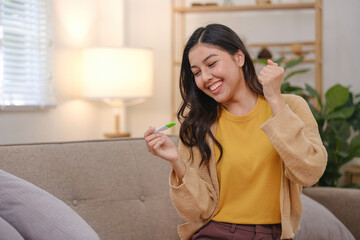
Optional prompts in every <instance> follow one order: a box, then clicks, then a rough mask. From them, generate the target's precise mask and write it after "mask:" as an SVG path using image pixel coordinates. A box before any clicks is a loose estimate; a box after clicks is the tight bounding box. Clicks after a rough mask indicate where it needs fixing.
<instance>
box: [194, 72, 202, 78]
mask: <svg viewBox="0 0 360 240" xmlns="http://www.w3.org/2000/svg"><path fill="white" fill-rule="evenodd" d="M200 73H201V72H200V71H197V72H194V73H193V74H194V76H195V77H197V76H199V75H200Z"/></svg>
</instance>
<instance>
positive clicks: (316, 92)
mask: <svg viewBox="0 0 360 240" xmlns="http://www.w3.org/2000/svg"><path fill="white" fill-rule="evenodd" d="M305 87H306V90H307V91H308V92H309V93H310V95H311V96H313V97H316V99H317V101H318V104H319V107H320V109H322V107H323V105H322V101H321V97H320V94H319V93H318V91H316V89H315V88H313V87H311V86H310V85H309V84H307V83H306V84H305Z"/></svg>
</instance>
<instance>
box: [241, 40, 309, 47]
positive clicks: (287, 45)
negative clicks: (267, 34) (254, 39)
mask: <svg viewBox="0 0 360 240" xmlns="http://www.w3.org/2000/svg"><path fill="white" fill-rule="evenodd" d="M296 44H299V45H310V46H315V42H311V41H308V42H288V43H253V44H247V45H246V46H247V47H289V46H292V45H296Z"/></svg>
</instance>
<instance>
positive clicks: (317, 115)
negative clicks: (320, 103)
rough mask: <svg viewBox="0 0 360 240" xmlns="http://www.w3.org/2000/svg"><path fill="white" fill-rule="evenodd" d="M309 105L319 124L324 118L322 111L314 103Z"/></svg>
mask: <svg viewBox="0 0 360 240" xmlns="http://www.w3.org/2000/svg"><path fill="white" fill-rule="evenodd" d="M309 107H310V109H311V112H312V114H313V115H314V117H315V120H316V122H318V124H319V121H321V120H323V119H324V117H323V116H322V115H321V113H320V112H319V111H318V110H317V109H316V108H315V107H314V106H313V105H311V104H309Z"/></svg>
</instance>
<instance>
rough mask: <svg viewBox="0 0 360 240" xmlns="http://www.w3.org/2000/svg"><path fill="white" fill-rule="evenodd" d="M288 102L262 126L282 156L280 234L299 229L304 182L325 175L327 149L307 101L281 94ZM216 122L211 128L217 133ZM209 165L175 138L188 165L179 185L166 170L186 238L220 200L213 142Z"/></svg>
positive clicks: (206, 219) (284, 235) (285, 235)
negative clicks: (184, 221) (191, 154)
mask: <svg viewBox="0 0 360 240" xmlns="http://www.w3.org/2000/svg"><path fill="white" fill-rule="evenodd" d="M283 98H284V100H285V102H286V104H287V105H286V107H285V108H284V109H282V110H281V111H280V112H279V113H278V114H276V115H275V116H273V117H271V118H270V119H268V120H267V121H266V122H265V123H264V124H263V125H262V126H261V129H262V130H263V131H264V133H265V134H266V135H267V137H268V138H269V140H270V141H271V143H272V144H273V146H274V148H275V149H276V151H277V152H278V153H279V155H280V157H281V159H282V164H281V165H282V166H281V170H282V171H281V172H282V174H281V189H280V210H281V225H282V235H281V238H282V239H285V238H293V237H294V232H296V231H298V230H299V229H300V226H299V220H300V217H301V213H302V203H301V199H300V195H301V191H302V186H310V185H313V184H315V183H316V182H317V181H318V180H319V178H320V177H321V175H322V174H323V172H324V170H325V167H326V162H327V152H326V149H325V147H324V145H323V143H322V141H321V138H320V135H319V131H318V126H317V122H316V121H315V119H314V117H313V115H312V113H311V111H310V108H309V106H308V105H307V103H306V101H305V100H304V99H303V98H301V97H299V96H296V95H283ZM215 131H216V124H214V126H213V127H212V132H213V134H214V136H215ZM207 141H208V143H209V146H210V147H211V153H212V154H211V155H212V157H211V159H210V162H209V164H208V165H205V164H203V165H202V166H201V167H199V162H200V159H201V155H200V153H199V150H198V149H194V155H193V158H192V159H190V150H189V148H188V147H186V146H184V145H183V144H182V143H181V142H180V143H179V147H178V149H179V154H180V158H181V159H182V160H183V161H184V162H185V164H186V173H185V176H184V177H183V179H182V183H181V184H180V182H179V180H178V178H177V176H176V174H175V172H174V171H172V172H171V174H170V186H171V188H170V194H171V199H172V201H173V204H174V206H175V207H176V209H177V210H178V213H179V215H180V216H181V217H182V218H183V219H184V220H186V221H187V223H185V224H183V225H180V226H179V227H178V232H179V236H180V237H181V239H184V240H188V239H190V237H191V236H192V235H193V234H194V233H195V232H196V231H197V230H199V229H200V228H201V227H202V226H204V225H205V224H206V223H208V222H209V221H210V220H211V218H212V217H213V216H214V214H215V211H216V209H217V207H218V201H219V184H218V179H217V172H216V161H215V159H214V147H213V146H214V144H213V142H212V140H211V139H210V138H209V137H207Z"/></svg>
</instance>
